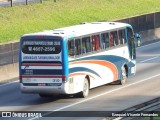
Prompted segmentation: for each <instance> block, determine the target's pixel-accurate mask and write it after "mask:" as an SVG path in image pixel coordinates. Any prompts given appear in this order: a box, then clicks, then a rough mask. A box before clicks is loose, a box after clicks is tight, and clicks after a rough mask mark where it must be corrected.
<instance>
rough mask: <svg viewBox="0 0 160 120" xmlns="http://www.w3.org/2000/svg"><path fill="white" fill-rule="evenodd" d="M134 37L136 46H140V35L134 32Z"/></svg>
mask: <svg viewBox="0 0 160 120" xmlns="http://www.w3.org/2000/svg"><path fill="white" fill-rule="evenodd" d="M134 38H135V40H136V46H138V47H140V46H141V44H142V38H141V35H140V34H138V33H135V34H134Z"/></svg>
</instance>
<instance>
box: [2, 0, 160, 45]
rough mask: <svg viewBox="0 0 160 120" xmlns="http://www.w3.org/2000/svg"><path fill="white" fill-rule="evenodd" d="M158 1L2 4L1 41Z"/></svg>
mask: <svg viewBox="0 0 160 120" xmlns="http://www.w3.org/2000/svg"><path fill="white" fill-rule="evenodd" d="M159 5H160V0H57V2H54V0H46V1H44V2H43V4H41V3H34V4H29V5H27V6H26V5H19V6H14V7H0V43H6V42H11V41H17V40H18V39H19V38H20V36H21V35H23V34H25V33H32V32H37V31H42V30H48V29H54V28H59V27H64V26H69V25H73V24H79V23H80V22H91V21H113V20H116V19H122V18H126V17H131V16H135V15H140V14H146V13H151V12H155V11H160V7H159Z"/></svg>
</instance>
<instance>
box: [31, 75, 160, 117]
mask: <svg viewBox="0 0 160 120" xmlns="http://www.w3.org/2000/svg"><path fill="white" fill-rule="evenodd" d="M158 76H160V74H157V75H154V76H151V77H149V78H146V79H143V80H140V81H138V82H135V83H131V84H129V85H125V86H122V87H120V88H117V89H113V90H110V91H107V92H104V93H102V94H99V95H96V96H93V97H91V98H88V99H84V100H82V101H79V102H76V103H73V104H70V105H67V106H64V107H61V108H58V109H55V110H52V111H51V112H48V113H46V114H44V115H48V114H51V113H53V112H56V111H61V110H63V109H66V108H69V107H72V106H75V105H78V104H81V103H84V102H87V101H89V100H92V99H95V98H98V97H100V96H103V95H106V94H109V93H112V92H115V91H118V90H121V89H123V88H127V87H130V86H132V85H135V84H138V83H141V82H144V81H147V80H150V79H152V78H155V77H158ZM34 119H37V118H31V119H29V120H34Z"/></svg>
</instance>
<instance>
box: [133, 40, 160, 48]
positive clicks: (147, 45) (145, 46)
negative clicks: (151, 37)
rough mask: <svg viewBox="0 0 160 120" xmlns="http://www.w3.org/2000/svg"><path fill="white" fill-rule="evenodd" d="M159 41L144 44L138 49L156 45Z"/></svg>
mask: <svg viewBox="0 0 160 120" xmlns="http://www.w3.org/2000/svg"><path fill="white" fill-rule="evenodd" d="M158 43H160V41H158V42H154V43H150V44H147V45H143V46H140V47H137V48H136V49H141V48H143V47H147V46H150V45H154V44H158Z"/></svg>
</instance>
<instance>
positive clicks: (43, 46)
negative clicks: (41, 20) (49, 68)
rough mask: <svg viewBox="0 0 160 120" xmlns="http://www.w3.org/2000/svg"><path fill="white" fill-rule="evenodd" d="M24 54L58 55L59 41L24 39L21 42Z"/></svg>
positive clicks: (59, 49)
mask: <svg viewBox="0 0 160 120" xmlns="http://www.w3.org/2000/svg"><path fill="white" fill-rule="evenodd" d="M22 52H23V53H24V54H59V53H60V52H61V41H60V40H53V39H40V40H39V39H34V40H33V39H32V40H30V39H25V40H23V42H22Z"/></svg>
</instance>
